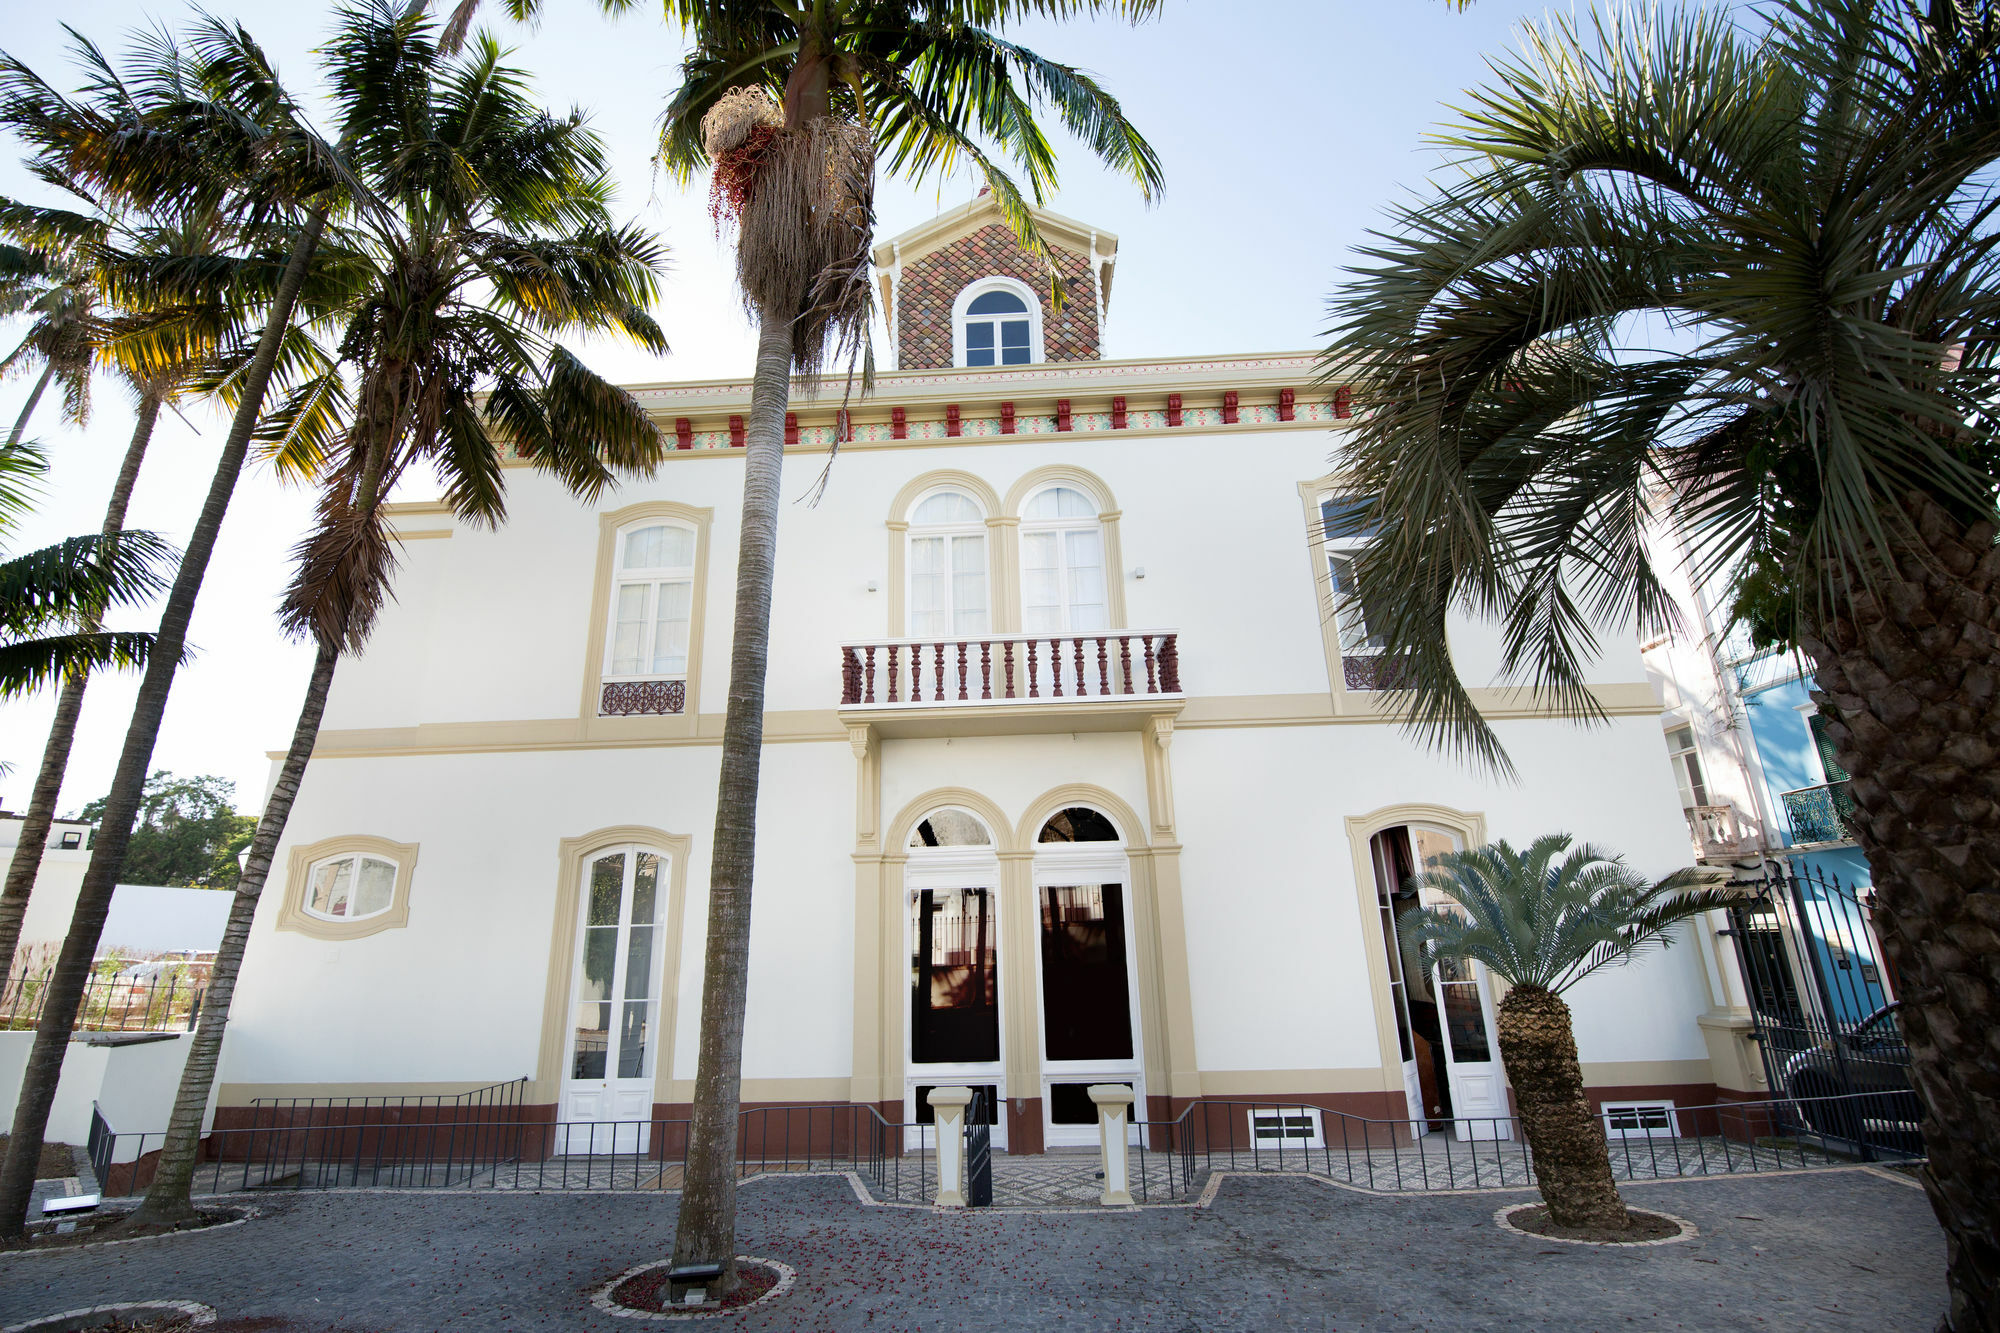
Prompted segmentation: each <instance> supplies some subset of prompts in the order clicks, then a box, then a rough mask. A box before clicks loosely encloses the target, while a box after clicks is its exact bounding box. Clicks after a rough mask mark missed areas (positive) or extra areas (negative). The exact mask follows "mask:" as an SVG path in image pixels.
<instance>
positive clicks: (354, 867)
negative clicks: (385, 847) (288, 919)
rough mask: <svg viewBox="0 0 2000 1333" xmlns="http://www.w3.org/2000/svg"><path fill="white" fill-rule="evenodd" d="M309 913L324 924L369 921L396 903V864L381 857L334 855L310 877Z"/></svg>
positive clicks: (308, 874)
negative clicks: (325, 922) (328, 922)
mask: <svg viewBox="0 0 2000 1333" xmlns="http://www.w3.org/2000/svg"><path fill="white" fill-rule="evenodd" d="M306 885H307V887H306V901H305V910H306V914H307V915H308V916H313V917H317V918H319V919H320V920H321V921H365V920H367V919H368V918H369V917H375V916H381V915H382V914H383V913H384V912H387V911H388V910H389V908H390V906H391V904H393V903H394V902H395V900H396V863H395V862H394V861H388V860H384V859H383V858H381V857H379V856H362V855H359V854H357V855H352V856H330V857H328V858H327V859H326V860H324V861H319V862H316V863H315V864H314V865H313V867H312V869H311V870H310V871H308V872H307V877H306Z"/></svg>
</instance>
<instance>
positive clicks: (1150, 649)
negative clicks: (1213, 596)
mask: <svg viewBox="0 0 2000 1333" xmlns="http://www.w3.org/2000/svg"><path fill="white" fill-rule="evenodd" d="M1178 640H1179V635H1178V634H1176V633H1175V632H1174V631H1172V630H1105V631H1103V632H1101V633H1092V634H1049V635H1026V634H989V635H982V636H979V637H976V638H962V639H878V640H875V641H874V642H870V643H849V644H843V645H842V646H841V649H840V679H841V693H840V703H841V707H843V708H868V707H882V708H888V707H931V706H938V705H954V706H955V705H959V704H964V705H967V706H971V705H975V704H983V703H1042V702H1047V703H1062V702H1078V701H1095V700H1101V699H1148V698H1163V697H1174V698H1178V697H1180V694H1181V674H1180V649H1179V643H1178Z"/></svg>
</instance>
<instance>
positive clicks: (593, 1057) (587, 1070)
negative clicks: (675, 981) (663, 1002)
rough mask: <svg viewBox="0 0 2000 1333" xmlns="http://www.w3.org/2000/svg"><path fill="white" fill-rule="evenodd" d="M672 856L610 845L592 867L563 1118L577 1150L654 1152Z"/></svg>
mask: <svg viewBox="0 0 2000 1333" xmlns="http://www.w3.org/2000/svg"><path fill="white" fill-rule="evenodd" d="M663 871H664V858H663V857H661V856H660V855H659V854H658V853H656V852H650V851H646V850H644V849H642V848H638V847H621V848H617V849H614V850H611V851H606V852H601V853H599V854H598V855H597V856H596V857H595V858H593V859H592V860H591V861H590V862H589V863H588V864H587V865H585V866H584V871H583V893H582V902H581V903H580V904H579V910H578V912H577V917H578V926H577V942H576V962H575V964H574V968H573V975H572V983H571V989H570V995H571V1004H570V1023H569V1049H568V1051H567V1052H566V1054H565V1061H564V1071H565V1077H564V1079H563V1091H562V1106H561V1113H560V1119H561V1120H562V1122H563V1123H564V1124H565V1125H566V1126H568V1128H567V1130H566V1131H565V1133H564V1136H563V1143H562V1144H561V1145H560V1147H561V1149H562V1150H563V1151H565V1152H568V1153H631V1152H644V1151H645V1150H646V1146H647V1143H648V1129H649V1122H650V1121H651V1119H652V1115H653V1072H654V1063H655V1060H656V1059H657V1057H658V1049H657V1048H658V1046H659V1039H660V1032H659V1012H660V995H659V978H660V967H661V963H662V961H663V960H662V958H661V949H660V940H661V937H662V936H663V935H664V933H665V932H664V929H663V927H664V925H665V923H664V922H663V921H661V920H660V915H661V910H662V908H663V907H664V902H663V901H662V899H663V897H664V895H663V894H662V892H661V890H662V888H663V887H664V884H665V875H664V873H663Z"/></svg>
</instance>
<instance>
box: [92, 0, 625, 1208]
mask: <svg viewBox="0 0 2000 1333" xmlns="http://www.w3.org/2000/svg"><path fill="white" fill-rule="evenodd" d="M324 49H325V53H326V54H325V59H326V64H327V72H328V75H329V82H330V84H331V91H332V98H333V102H334V105H335V106H336V108H337V109H338V111H339V114H340V119H341V125H340V128H341V131H342V133H341V140H342V142H343V143H345V144H347V145H349V150H348V154H347V161H346V163H345V165H346V167H347V169H348V170H349V172H350V174H351V176H352V178H353V179H354V180H355V182H356V183H357V186H358V189H359V191H360V201H359V202H360V206H359V207H357V208H356V209H355V210H354V215H353V217H352V218H351V219H349V220H344V225H343V226H341V227H340V228H339V229H338V230H337V231H336V232H335V233H333V234H332V235H330V236H329V238H328V241H327V246H326V254H327V257H328V259H329V260H330V261H331V263H330V268H331V270H332V271H333V272H334V273H335V274H337V275H338V276H339V278H340V287H339V288H338V289H334V290H329V291H327V292H324V293H320V294H319V299H318V301H317V302H316V303H315V304H316V308H315V310H314V315H315V317H316V322H317V323H319V324H321V325H323V326H325V327H326V328H327V330H328V333H329V341H330V342H331V343H332V344H333V345H334V346H335V347H336V348H337V349H338V351H337V354H336V359H335V361H334V363H333V364H331V365H329V366H327V367H326V368H325V370H324V371H323V372H322V373H321V374H320V375H318V376H315V377H313V378H311V379H308V380H307V381H306V382H305V383H303V384H301V385H299V386H298V387H297V388H296V389H295V390H294V391H293V392H292V394H291V395H290V396H289V398H288V399H287V401H286V402H285V404H284V405H283V406H282V407H281V408H280V409H279V410H278V411H277V412H276V413H274V414H273V415H272V417H271V419H270V420H268V421H267V422H266V423H265V426H264V428H263V432H264V434H265V436H266V437H267V438H268V439H270V440H271V441H272V443H273V445H274V448H275V451H276V456H277V462H278V465H279V468H280V470H281V471H284V472H287V473H290V474H293V475H295V476H298V477H301V478H305V479H310V480H312V481H314V482H316V483H317V484H318V485H319V487H320V501H319V507H318V519H317V522H316V524H315V526H314V528H313V530H312V532H311V533H309V534H308V535H307V537H306V538H305V540H303V541H302V542H301V543H300V544H299V547H298V551H297V556H298V572H297V575H296V577H295V578H294V579H293V581H292V584H291V587H290V588H289V590H288V591H287V595H286V599H285V605H284V610H283V618H284V621H285V624H286V627H287V628H288V629H289V630H291V631H292V632H293V633H294V634H295V635H297V636H298V637H301V638H307V639H311V640H313V641H315V642H316V643H317V644H318V648H319V651H318V655H317V658H316V660H315V662H314V666H313V673H312V677H311V680H310V683H309V684H308V686H307V689H306V697H305V701H304V703H303V705H302V706H301V708H300V710H299V719H298V724H297V726H296V728H295V729H294V732H293V738H292V745H291V749H290V751H289V752H288V754H287V755H286V758H285V762H284V764H283V766H282V767H281V768H280V770H279V773H278V777H277V780H276V782H275V783H274V784H273V787H272V792H271V796H270V798H269V800H268V801H267V802H266V804H265V807H264V813H263V817H262V818H261V819H260V820H259V821H258V825H257V833H256V836H255V838H254V839H253V840H252V841H251V844H250V849H249V856H248V859H247V861H246V862H245V865H244V869H243V874H242V877H241V879H240V880H239V881H238V883H237V888H236V897H235V901H234V903H233V905H232V907H231V909H230V916H229V923H228V926H227V927H226V929H225V931H224V934H223V939H222V944H221V947H220V950H219V952H218V954H217V956H216V961H215V967H214V971H213V974H212V977H211V979H210V982H209V985H208V988H207V990H206V992H205V993H204V997H203V1003H202V1014H201V1025H200V1028H199V1030H198V1031H197V1033H196V1035H195V1040H194V1044H193V1045H192V1047H191V1048H190V1050H189V1054H188V1059H187V1064H186V1066H185V1068H184V1071H183V1073H182V1077H181V1085H180V1092H179V1096H178V1097H177V1099H176V1101H175V1105H174V1112H173V1117H172V1122H171V1124H170V1126H169V1130H168V1134H167V1138H166V1142H165V1143H164V1144H163V1146H162V1149H161V1155H160V1164H159V1168H158V1170H157V1172H156V1173H155V1175H154V1178H153V1181H152V1184H151V1186H150V1187H149V1189H148V1190H147V1194H146V1198H145V1201H144V1202H143V1204H142V1205H141V1206H140V1208H139V1210H138V1212H137V1213H135V1214H134V1215H133V1217H132V1218H131V1219H130V1222H129V1224H128V1226H129V1228H130V1229H132V1230H150V1229H155V1228H172V1227H175V1226H179V1225H184V1224H186V1223H187V1222H188V1221H189V1220H191V1219H192V1217H193V1215H194V1210H193V1207H192V1205H191V1203H190V1201H189V1188H190V1184H191V1182H192V1180H193V1174H194V1167H195V1162H196V1159H197V1158H198V1156H199V1152H200V1137H201V1122H202V1115H203V1112H204V1110H205V1109H206V1107H207V1104H208V1098H209V1090H210V1086H211V1084H212V1082H213V1079H214V1074H215V1066H216V1060H217V1057H218V1056H219V1055H220V1052H221V1048H222V1040H223V1035H224V1031H225V1029H226V1026H227V1024H228V1020H229V1006H230V1001H231V999H232V997H233V995H234V992H235V984H236V977H237V974H238V971H239V969H240V967H241V964H242V959H243V954H244V949H245V947H246V945H247V942H248V939H249V933H250V926H251V924H252V921H253V920H254V918H255V916H256V911H257V900H258V897H259V895H260V894H261V893H262V891H263V887H264V883H265V881H266V879H267V878H268V876H269V873H270V867H271V860H272V857H273V855H274V854H275V852H276V850H277V846H278V841H279V839H280V838H281V837H282V836H283V834H284V829H285V823H286V820H287V819H288V818H289V816H290V814H291V808H292V803H293V800H294V799H295V798H296V796H297V794H298V787H299V782H300V780H301V778H302V777H303V776H304V772H305V768H306V764H307V761H308V760H309V759H310V758H311V756H312V749H313V743H314V741H315V739H316V738H317V736H318V732H319V722H320V717H321V715H322V713H323V712H324V710H325V706H326V697H327V691H328V689H329V688H330V687H331V685H332V682H333V674H334V669H335V667H336V665H337V663H338V661H339V658H340V656H341V654H342V653H343V652H352V651H357V650H359V649H360V648H361V647H362V645H363V644H364V643H365V641H366V640H367V637H368V634H369V631H370V629H371V628H372V627H373V625H374V621H375V616H376V613H377V611H378V610H379V609H380V607H381V605H382V602H383V600H384V598H385V597H386V596H387V595H388V591H389V581H390V576H391V574H392V572H393V567H394V555H393V551H392V539H391V537H390V535H389V533H388V531H387V529H386V525H385V523H384V521H383V514H382V508H381V506H382V503H383V500H384V498H385V497H386V496H387V495H388V494H389V492H390V491H391V489H392V488H393V487H394V486H395V485H396V483H397V481H398V480H399V479H400V478H402V477H403V476H404V475H405V474H406V473H407V471H408V470H409V469H410V468H411V467H412V466H417V467H426V466H427V467H429V468H430V469H432V470H433V471H434V472H435V474H436V475H437V476H438V477H439V478H440V479H441V480H442V482H443V484H444V490H445V498H446V500H447V501H448V502H449V503H450V504H451V506H452V508H453V509H454V511H456V513H457V515H458V517H459V518H460V519H463V520H465V521H468V522H472V523H477V524H484V525H492V524H496V523H498V522H500V521H501V520H502V519H503V518H504V517H505V513H506V510H505V503H504V500H505V495H504V483H503V479H502V475H501V469H500V464H501V459H502V457H503V452H502V446H503V443H504V442H511V443H512V444H513V445H515V446H517V447H518V448H519V449H520V450H521V452H522V453H524V454H525V455H526V456H527V457H528V458H529V459H530V460H531V461H532V464H533V465H534V466H535V467H536V468H538V469H541V470H543V471H547V472H550V473H552V474H554V475H555V476H556V477H557V478H558V479H560V480H561V481H562V483H563V484H564V485H565V486H566V487H568V489H569V490H570V491H571V492H572V493H574V494H576V495H577V496H579V497H581V498H583V499H585V500H595V499H596V498H597V497H598V496H599V495H600V494H601V493H602V492H603V491H604V490H605V489H606V488H607V487H608V486H612V485H615V484H616V480H615V478H616V474H617V473H620V472H623V473H627V474H635V473H636V474H649V473H650V472H651V471H652V469H653V468H654V466H655V465H656V464H657V463H658V462H659V459H660V457H661V454H662V443H661V440H660V437H659V432H658V431H657V429H656V428H655V427H654V426H653V424H652V421H651V419H650V418H649V417H648V416H647V415H646V413H645V411H644V409H642V408H641V407H640V406H639V404H638V403H637V402H636V401H635V400H634V399H633V398H632V397H631V396H630V395H629V394H627V393H625V392H624V391H623V390H621V389H618V388H616V387H614V386H612V385H610V384H608V383H606V382H605V381H603V380H602V379H600V378H598V377H597V376H596V375H595V374H593V373H592V372H591V371H590V370H588V369H587V368H586V367H584V365H583V364H582V363H581V362H579V361H578V360H577V359H576V358H575V357H574V356H573V355H572V354H570V353H569V352H568V351H566V350H565V349H564V348H563V347H561V346H560V345H559V344H556V343H554V342H552V341H551V339H552V338H553V337H554V336H555V335H558V334H561V333H583V334H589V333H597V332H607V331H622V332H623V333H625V334H626V335H628V336H631V337H633V338H635V339H637V340H638V341H639V342H640V343H641V344H642V345H644V346H647V347H649V348H651V349H653V350H655V351H664V350H665V345H664V343H663V341H662V339H661V336H660V332H659V329H658V327H657V326H656V325H655V323H654V321H653V319H652V317H651V315H650V314H649V313H648V310H647V308H648V306H649V305H650V304H651V302H652V300H653V298H654V296H655V295H656V281H657V275H658V271H659V268H660V264H661V261H662V257H663V256H662V253H661V251H660V248H659V246H658V244H657V243H656V242H655V241H654V240H653V239H652V238H651V237H649V236H648V235H646V234H645V233H644V232H641V231H639V230H637V229H635V228H629V227H627V228H619V227H617V226H615V225H614V224H613V222H612V220H611V216H610V212H609V209H608V207H607V206H606V205H607V201H608V200H609V198H610V195H611V188H610V180H609V178H608V176H607V174H606V171H605V165H604V151H603V145H602V143H601V142H600V141H599V139H598V137H597V136H596V134H595V133H594V132H593V131H591V130H590V129H589V128H588V127H587V126H586V125H585V124H584V122H583V120H582V118H581V117H580V116H577V115H570V116H567V117H558V116H552V115H550V114H549V113H548V112H546V111H543V110H542V109H541V108H540V107H538V106H537V105H535V103H534V102H533V101H532V100H531V99H530V98H529V96H528V92H527V89H526V85H525V82H524V79H523V77H522V74H521V71H519V70H518V69H515V68H511V67H509V66H508V65H506V64H505V63H503V53H502V52H501V51H500V49H499V47H498V46H496V45H495V44H494V43H493V42H492V41H491V40H490V39H485V38H482V39H479V40H477V41H475V42H474V43H473V47H472V50H471V52H470V54H469V55H468V56H467V57H466V58H465V59H463V60H456V61H451V60H445V59H443V58H441V57H440V55H439V53H438V50H437V48H436V46H435V45H434V43H433V41H432V38H431V33H430V30H429V27H428V25H426V24H421V23H412V22H409V21H407V20H406V19H404V18H403V17H402V11H401V9H400V7H398V6H391V5H388V4H377V5H374V6H371V7H367V8H362V9H357V10H354V11H350V13H349V15H348V16H347V18H346V19H345V20H344V21H343V22H342V24H341V27H340V29H339V31H338V33H337V34H336V35H335V37H334V38H333V40H332V41H331V42H330V43H328V45H327V46H326V47H325V48H324Z"/></svg>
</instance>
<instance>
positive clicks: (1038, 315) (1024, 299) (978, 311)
mask: <svg viewBox="0 0 2000 1333" xmlns="http://www.w3.org/2000/svg"><path fill="white" fill-rule="evenodd" d="M952 341H953V343H954V344H956V345H955V347H954V348H953V350H954V352H955V353H956V354H957V355H956V358H955V359H956V360H957V363H958V364H959V365H961V366H1025V365H1028V364H1030V363H1031V362H1036V361H1040V360H1041V359H1042V310H1041V302H1040V301H1039V300H1038V299H1037V298H1036V296H1035V294H1034V292H1033V291H1031V290H1030V289H1029V288H1028V286H1027V284H1026V283H1023V282H1017V281H1015V280H1014V279H1012V278H986V279H983V280H981V281H979V282H975V283H973V284H972V285H971V286H969V287H967V288H966V289H965V290H964V291H962V292H960V293H959V294H958V299H957V300H956V301H955V302H953V310H952Z"/></svg>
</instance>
